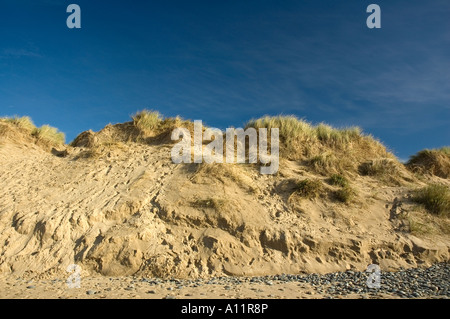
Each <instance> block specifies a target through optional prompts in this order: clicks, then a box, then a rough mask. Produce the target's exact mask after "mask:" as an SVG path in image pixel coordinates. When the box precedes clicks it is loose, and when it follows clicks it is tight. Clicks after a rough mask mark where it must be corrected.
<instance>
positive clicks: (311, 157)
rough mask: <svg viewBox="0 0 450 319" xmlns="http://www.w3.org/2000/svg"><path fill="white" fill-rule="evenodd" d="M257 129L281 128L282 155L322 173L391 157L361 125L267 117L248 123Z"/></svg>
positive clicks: (351, 167) (353, 169) (355, 168)
mask: <svg viewBox="0 0 450 319" xmlns="http://www.w3.org/2000/svg"><path fill="white" fill-rule="evenodd" d="M247 127H253V128H255V129H259V128H267V129H269V131H270V130H271V129H273V128H278V129H279V135H280V155H281V156H282V157H284V158H287V159H289V160H306V163H307V164H308V165H309V166H310V167H311V168H312V169H313V170H314V171H316V172H318V173H320V174H330V173H345V172H356V170H357V167H358V165H359V164H361V163H363V162H365V161H367V160H369V159H373V158H379V157H391V158H394V156H393V155H392V154H390V153H389V152H388V151H387V150H386V147H384V146H383V145H382V144H381V143H380V142H379V141H377V140H375V139H374V138H373V137H372V136H370V135H364V134H363V133H362V132H361V129H360V128H358V127H349V128H343V129H337V128H333V127H331V126H329V125H327V124H324V123H321V124H319V125H317V126H313V125H311V124H310V123H308V122H306V121H304V120H301V119H298V118H297V117H295V116H265V117H262V118H259V119H256V120H251V121H250V122H248V124H247V125H246V128H247Z"/></svg>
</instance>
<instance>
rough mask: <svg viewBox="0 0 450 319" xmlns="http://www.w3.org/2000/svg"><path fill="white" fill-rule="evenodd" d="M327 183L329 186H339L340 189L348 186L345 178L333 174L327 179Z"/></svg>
mask: <svg viewBox="0 0 450 319" xmlns="http://www.w3.org/2000/svg"><path fill="white" fill-rule="evenodd" d="M328 183H329V184H330V185H335V186H340V187H346V186H348V185H349V181H348V179H347V178H346V177H345V176H342V175H340V174H333V175H331V176H330V178H329V179H328Z"/></svg>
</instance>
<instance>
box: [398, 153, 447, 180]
mask: <svg viewBox="0 0 450 319" xmlns="http://www.w3.org/2000/svg"><path fill="white" fill-rule="evenodd" d="M406 167H407V168H408V169H409V170H411V171H412V172H415V173H419V174H430V175H435V176H439V177H442V178H450V147H442V148H440V149H432V150H427V149H426V150H422V151H420V152H418V153H417V154H415V155H413V156H411V158H410V159H409V161H408V162H407V163H406Z"/></svg>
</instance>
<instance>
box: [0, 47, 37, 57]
mask: <svg viewBox="0 0 450 319" xmlns="http://www.w3.org/2000/svg"><path fill="white" fill-rule="evenodd" d="M0 57H2V58H22V57H31V58H42V57H43V56H42V55H41V54H40V53H39V52H38V51H37V50H29V49H16V48H6V49H3V50H2V51H1V54H0Z"/></svg>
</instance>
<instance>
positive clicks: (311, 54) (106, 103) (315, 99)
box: [0, 0, 450, 160]
mask: <svg viewBox="0 0 450 319" xmlns="http://www.w3.org/2000/svg"><path fill="white" fill-rule="evenodd" d="M72 3H75V4H78V5H79V6H80V8H81V29H69V28H68V27H67V25H66V19H67V17H68V16H69V15H70V13H67V12H66V9H67V6H68V5H69V4H72ZM371 3H375V4H378V5H379V6H380V8H381V28H380V29H369V28H368V27H367V25H366V19H367V17H368V16H369V15H370V13H367V12H366V9H367V6H368V5H369V4H371ZM142 109H153V110H158V111H159V112H160V113H162V114H163V115H165V116H175V115H180V116H182V117H183V118H186V119H191V120H202V121H203V123H204V124H206V125H208V126H211V127H218V128H221V129H225V128H226V127H230V126H234V127H240V126H241V127H242V126H244V125H245V123H246V122H247V121H248V120H250V119H252V118H257V117H261V116H263V115H279V114H285V115H290V114H293V115H296V116H297V117H299V118H303V119H305V120H307V121H309V122H311V123H313V124H318V123H320V122H325V123H328V124H330V125H332V126H336V127H345V126H359V127H361V128H362V129H363V131H364V132H365V133H367V134H371V135H373V136H375V137H376V138H377V139H379V140H380V141H382V142H383V143H384V144H385V145H386V146H387V147H388V148H389V149H390V150H391V151H392V152H393V153H394V154H395V155H397V156H398V157H399V158H400V159H401V160H405V159H408V157H409V156H410V155H412V154H414V153H416V152H417V151H419V150H421V149H424V148H437V147H442V146H446V145H450V1H448V0H429V1H423V0H420V1H418V0H404V1H403V0H389V1H387V0H386V1H382V0H371V1H364V0H341V1H336V0H305V1H302V0H295V1H290V0H283V1H279V0H278V1H267V0H226V1H225V0H220V1H219V0H209V1H200V0H190V1H185V0H184V1H171V0H161V1H138V0H133V1H118V0H108V1H103V0H101V1H100V0H88V1H87V0H86V1H85V0H70V1H64V0H0V116H12V115H19V116H24V115H27V116H30V117H31V118H32V119H33V121H34V122H35V124H36V125H38V126H40V125H43V124H50V125H52V126H56V127H58V128H59V129H60V130H61V131H63V132H64V133H65V134H66V137H67V141H68V142H69V141H71V140H73V139H74V138H75V137H76V136H77V135H78V134H79V133H81V132H82V131H85V130H88V129H92V130H94V131H98V130H100V129H101V128H103V127H104V126H105V125H106V124H108V123H121V122H126V121H128V120H130V116H131V115H132V114H134V113H135V112H137V111H139V110H142Z"/></svg>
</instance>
